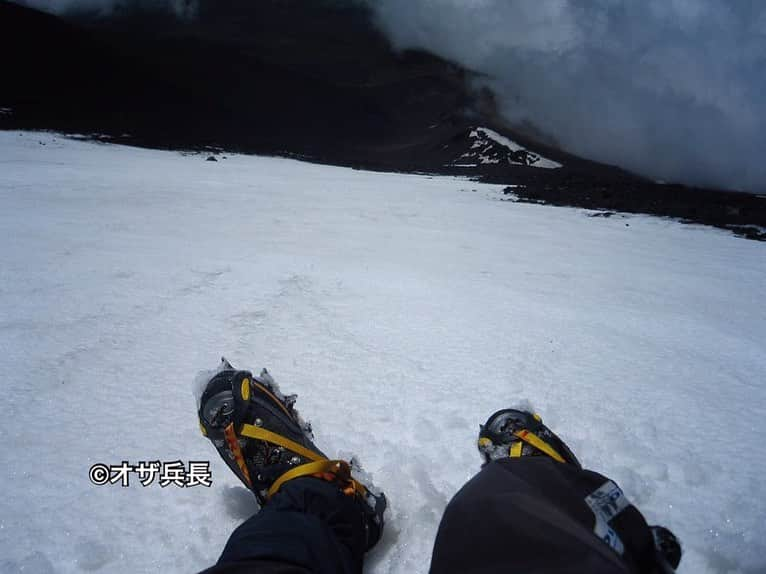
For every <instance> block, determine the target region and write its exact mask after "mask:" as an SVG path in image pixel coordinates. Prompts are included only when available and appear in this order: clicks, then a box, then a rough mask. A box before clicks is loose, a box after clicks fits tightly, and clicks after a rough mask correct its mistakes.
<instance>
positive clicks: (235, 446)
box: [223, 423, 253, 486]
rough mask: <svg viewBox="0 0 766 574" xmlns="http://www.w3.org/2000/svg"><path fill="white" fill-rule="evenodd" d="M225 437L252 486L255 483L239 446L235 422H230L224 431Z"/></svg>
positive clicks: (248, 483)
mask: <svg viewBox="0 0 766 574" xmlns="http://www.w3.org/2000/svg"><path fill="white" fill-rule="evenodd" d="M223 435H224V438H226V444H227V445H229V450H230V451H231V453H232V454H233V455H234V460H235V462H236V463H237V466H238V467H239V470H241V471H242V475H243V476H244V477H245V479H246V482H247V486H252V485H253V483H252V481H251V480H250V473H249V472H248V471H247V465H246V464H245V457H244V456H243V455H242V449H241V448H240V447H239V439H238V438H237V434H236V433H235V432H234V423H229V426H227V427H226V428H225V429H224V431H223Z"/></svg>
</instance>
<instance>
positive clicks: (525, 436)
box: [511, 430, 566, 463]
mask: <svg viewBox="0 0 766 574" xmlns="http://www.w3.org/2000/svg"><path fill="white" fill-rule="evenodd" d="M513 434H515V435H516V436H517V437H519V438H520V439H521V440H523V441H524V442H525V443H527V444H529V445H532V446H533V447H535V448H536V449H537V450H540V451H542V452H544V453H545V454H547V455H548V456H549V457H551V458H552V459H553V460H556V461H558V462H564V463H566V461H565V460H564V457H562V456H561V455H560V454H559V453H558V452H556V449H554V448H553V447H552V446H551V445H549V444H548V443H547V442H545V441H544V440H543V439H541V438H540V437H539V436H537V435H536V434H535V433H533V432H529V431H528V430H520V431H516V432H515V433H513ZM517 444H521V443H517ZM511 456H513V455H511Z"/></svg>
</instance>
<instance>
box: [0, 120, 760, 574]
mask: <svg viewBox="0 0 766 574" xmlns="http://www.w3.org/2000/svg"><path fill="white" fill-rule="evenodd" d="M43 144H44V145H43ZM204 158H205V156H199V155H191V156H184V155H181V154H179V153H172V152H160V151H151V150H142V149H133V148H127V147H120V146H109V145H101V144H95V143H87V142H80V141H72V140H65V139H62V138H61V137H58V136H55V135H50V134H33V133H15V132H0V237H2V245H1V246H0V381H2V383H0V384H2V395H3V416H2V417H0V436H1V437H2V443H1V445H0V455H1V460H2V470H1V471H0V492H2V496H0V572H2V573H3V574H6V573H18V572H24V573H28V572H33V573H36V574H50V573H71V572H118V573H121V572H125V573H127V572H131V573H134V572H179V573H181V572H194V571H197V570H199V569H201V568H202V567H205V566H207V565H210V564H212V563H213V562H214V561H215V559H216V558H217V556H218V554H219V553H220V551H221V549H222V548H223V545H224V542H225V541H226V539H227V537H228V535H229V533H230V532H231V530H232V529H233V528H234V527H235V526H236V525H237V524H238V523H239V522H241V521H242V520H243V519H244V518H246V517H247V516H248V515H249V514H250V513H251V512H252V511H253V509H254V505H253V503H252V502H251V499H250V497H249V495H248V493H247V492H246V491H245V490H244V489H243V488H242V487H240V486H239V484H238V483H237V482H236V479H235V478H234V477H233V475H231V473H230V472H229V471H228V469H226V468H225V466H224V464H223V463H222V462H219V460H218V457H217V454H216V453H215V452H214V450H213V448H212V446H211V445H210V444H208V442H207V441H206V440H205V439H204V438H203V437H202V436H201V435H200V433H199V430H198V426H197V420H196V415H195V412H194V399H193V396H192V392H191V386H192V383H191V382H192V380H193V378H194V376H195V374H196V373H197V371H198V370H200V369H205V368H212V367H213V366H214V365H215V364H216V363H217V362H218V360H219V356H220V355H222V354H225V355H226V356H227V357H228V358H229V359H230V360H231V361H232V362H233V363H234V364H235V366H239V367H243V368H244V367H249V368H251V369H257V368H260V367H261V366H267V367H268V368H269V369H270V370H271V372H272V373H273V375H274V376H275V378H276V379H277V380H278V381H279V382H280V384H281V386H282V388H283V390H286V391H288V392H296V393H298V394H299V399H298V405H297V406H298V408H299V409H300V411H301V413H302V414H303V415H304V417H306V418H307V419H310V420H311V421H312V422H313V424H314V429H315V433H316V436H317V439H318V443H319V444H320V445H321V447H322V448H323V449H325V450H326V451H327V452H328V453H330V454H339V453H340V454H343V453H349V452H354V453H357V454H358V455H359V457H360V459H361V460H362V462H363V464H364V466H365V467H366V469H367V471H369V472H370V473H371V474H372V475H373V476H374V477H375V480H376V482H377V484H378V485H379V486H380V487H381V488H382V489H384V490H385V491H386V493H387V494H388V496H389V500H390V513H389V517H388V518H389V523H388V528H387V531H386V534H385V537H384V540H383V541H382V542H381V544H380V545H379V547H378V548H377V549H376V550H375V551H374V552H373V553H372V555H371V556H370V557H369V560H368V565H367V571H368V572H374V573H380V574H382V573H402V574H404V573H413V572H421V573H424V572H426V571H427V569H428V563H429V557H430V551H431V545H432V541H433V538H434V534H435V531H436V527H437V524H438V521H439V517H440V515H441V512H442V510H443V508H444V506H445V505H446V503H447V501H448V500H449V498H450V497H451V496H452V494H453V493H454V492H455V491H456V490H457V489H458V488H459V487H460V486H461V485H462V484H463V482H464V481H465V480H466V479H468V478H469V477H470V476H471V475H472V474H473V473H475V472H476V470H477V469H478V467H479V457H478V453H477V452H476V448H475V439H476V432H477V429H478V424H479V423H480V422H483V420H484V419H485V418H486V417H487V416H488V415H489V414H490V413H492V412H493V411H494V410H495V409H497V408H500V407H504V406H508V405H510V404H513V403H515V402H518V401H520V400H525V399H526V400H529V401H531V402H532V404H534V405H535V406H536V407H537V409H538V411H539V412H540V413H542V415H543V418H544V420H545V421H546V422H547V423H549V424H550V425H551V426H552V427H553V428H554V429H555V430H557V432H559V434H560V435H562V437H563V438H564V439H565V440H566V441H567V442H568V443H569V444H570V446H571V447H572V448H573V450H574V451H575V452H576V453H577V455H578V457H579V458H580V459H581V461H583V463H584V464H585V465H586V466H587V467H590V468H593V469H595V470H599V471H601V472H603V473H605V474H608V475H610V476H611V477H613V478H614V479H615V480H616V481H617V482H619V483H620V484H621V485H622V487H623V488H624V490H625V491H626V493H627V494H628V495H629V497H631V498H632V500H633V501H634V502H636V503H637V504H638V505H639V507H640V509H641V510H642V511H643V512H644V513H645V515H646V516H647V518H648V519H649V521H650V522H652V523H663V524H666V525H668V526H669V527H671V528H672V529H673V530H674V531H675V532H676V533H677V534H678V535H679V536H680V538H681V539H682V541H683V543H684V547H685V551H686V554H685V556H684V561H683V564H682V567H681V570H680V571H681V572H684V573H700V574H705V573H712V572H715V573H756V572H764V571H766V558H765V557H766V519H765V517H766V512H765V510H766V508H765V505H766V482H765V481H764V480H763V476H764V473H765V472H766V448H765V447H764V445H765V444H766V422H764V421H766V380H764V379H765V377H764V375H766V305H765V304H764V285H766V245H764V244H763V243H758V242H754V241H745V240H743V239H738V238H736V237H734V236H732V235H730V234H728V233H725V232H722V231H717V230H712V229H708V228H703V227H697V226H686V225H681V224H679V223H675V222H672V221H668V220H662V219H655V218H648V217H630V218H622V217H612V218H609V219H607V218H590V217H587V213H586V212H584V211H582V210H576V209H564V208H553V207H547V206H537V205H525V204H518V203H513V202H501V201H499V200H500V199H501V198H503V197H504V196H503V195H502V193H501V186H489V185H479V184H476V183H473V182H470V181H466V180H460V179H451V178H431V177H426V176H410V175H391V174H376V173H365V172H359V171H353V170H349V169H341V168H333V167H326V166H319V165H310V164H304V163H298V162H295V161H290V160H285V159H275V158H259V157H245V156H230V157H228V158H227V159H222V158H221V160H220V161H219V162H217V163H214V162H206V161H204ZM123 460H126V461H129V462H131V463H134V464H135V463H137V462H138V461H151V460H159V461H167V462H169V461H174V460H181V461H184V462H187V461H189V460H198V461H199V460H201V461H205V460H210V461H212V463H211V464H212V477H213V486H212V487H211V488H205V487H194V488H186V489H184V488H178V487H175V486H168V487H166V488H160V487H159V486H158V485H157V484H156V483H155V484H153V485H151V486H149V487H145V488H144V487H141V486H140V485H138V484H136V483H135V481H134V482H133V484H131V486H130V487H128V488H122V487H120V486H117V485H109V486H101V487H97V486H94V485H93V484H91V482H90V481H89V478H88V470H89V468H90V466H91V465H92V464H94V463H97V462H101V463H106V464H119V463H120V462H121V461H123Z"/></svg>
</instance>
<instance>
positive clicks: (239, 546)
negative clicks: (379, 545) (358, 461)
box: [205, 478, 366, 574]
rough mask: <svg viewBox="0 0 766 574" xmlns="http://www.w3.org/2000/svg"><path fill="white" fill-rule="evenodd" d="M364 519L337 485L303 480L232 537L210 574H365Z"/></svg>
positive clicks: (207, 573) (283, 491) (292, 483)
mask: <svg viewBox="0 0 766 574" xmlns="http://www.w3.org/2000/svg"><path fill="white" fill-rule="evenodd" d="M364 519H365V518H364V513H363V511H362V509H361V508H360V507H359V504H358V502H357V501H355V500H354V499H353V498H352V497H349V496H346V495H345V494H343V492H342V491H341V490H340V489H338V488H337V487H336V486H335V485H333V484H332V483H329V482H327V481H324V480H320V479H316V478H298V479H296V480H293V481H290V482H289V483H287V484H285V486H284V487H282V489H280V491H279V493H278V494H276V495H275V496H274V498H273V499H272V500H271V501H270V502H269V504H267V505H266V506H264V507H263V509H262V510H261V511H260V512H258V513H257V514H255V515H254V516H252V517H250V518H249V519H248V520H246V521H245V522H244V523H243V524H242V525H240V526H239V527H238V528H237V529H236V530H235V531H234V532H233V533H232V535H231V537H230V538H229V541H228V543H227V544H226V548H225V549H224V551H223V554H222V555H221V558H220V559H219V560H218V563H217V564H216V566H214V567H213V568H211V569H209V570H206V571H205V574H237V573H240V572H242V573H245V572H248V573H253V574H255V573H257V574H261V573H269V574H272V573H273V574H303V573H304V572H312V573H317V574H325V573H326V574H361V572H362V561H363V557H364V551H365V542H366V541H365V538H364V532H365V528H364Z"/></svg>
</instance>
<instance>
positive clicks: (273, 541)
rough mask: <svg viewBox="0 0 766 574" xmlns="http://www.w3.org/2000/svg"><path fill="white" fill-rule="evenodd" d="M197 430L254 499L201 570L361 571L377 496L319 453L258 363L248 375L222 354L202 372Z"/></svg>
mask: <svg viewBox="0 0 766 574" xmlns="http://www.w3.org/2000/svg"><path fill="white" fill-rule="evenodd" d="M203 382H204V383H205V384H204V391H203V392H202V394H201V397H200V400H199V418H200V426H201V429H202V432H203V434H204V435H205V436H206V437H207V438H208V439H210V440H211V442H212V443H213V445H214V446H215V447H216V449H217V450H218V452H219V454H220V455H221V457H222V458H223V460H224V462H226V464H227V465H228V466H229V468H231V470H232V471H233V472H234V474H236V475H237V477H238V478H239V479H240V480H241V481H242V482H243V484H245V486H247V487H248V488H249V489H250V490H251V491H252V492H253V493H254V494H255V497H256V499H257V500H258V502H259V503H260V505H261V507H262V509H261V511H260V512H259V513H258V514H256V515H255V516H253V517H251V518H250V519H249V520H247V521H246V522H245V523H244V524H242V525H241V526H240V527H239V528H237V530H236V531H235V532H234V533H233V534H232V536H231V538H230V539H229V542H228V544H227V545H226V548H225V550H224V552H223V554H222V556H221V558H220V560H219V561H218V563H217V564H216V566H214V567H213V568H212V569H210V570H209V571H206V572H207V574H213V573H215V574H224V573H226V574H240V573H241V574H244V573H246V572H247V573H250V574H253V573H274V574H276V573H279V574H292V573H302V572H309V571H310V572H315V573H320V574H322V573H325V572H327V573H328V574H330V573H339V574H361V571H362V562H363V557H364V553H365V552H366V551H367V550H369V549H370V548H372V547H373V546H374V545H375V544H376V543H377V541H378V539H379V538H380V535H381V533H382V529H383V514H384V511H385V508H386V499H385V496H384V495H383V494H382V493H380V494H378V493H376V492H375V491H374V489H373V488H371V487H370V485H364V484H362V482H361V481H359V480H358V479H356V478H355V477H354V475H353V473H355V472H356V471H355V470H354V469H352V468H351V465H350V464H349V463H347V462H345V461H341V460H328V459H327V457H326V456H325V455H324V454H323V453H322V451H320V450H319V449H318V448H317V447H316V446H315V445H314V443H313V434H312V433H311V428H310V426H309V425H307V424H306V423H305V422H304V421H303V420H302V419H301V418H300V416H299V415H298V412H297V411H296V410H295V409H294V406H293V405H294V403H295V397H294V396H292V397H291V396H285V395H283V394H282V393H281V392H280V390H279V388H278V386H277V385H276V383H275V382H274V379H272V378H271V375H269V374H268V372H267V371H265V370H264V371H263V372H262V373H261V375H260V376H258V377H255V376H253V374H252V373H250V372H248V371H237V370H235V369H234V368H233V367H232V366H231V365H230V364H229V363H228V362H227V361H226V360H225V359H224V360H222V364H221V366H220V367H219V369H218V370H217V371H215V372H213V373H210V374H209V375H208V376H207V377H206V380H205V381H203Z"/></svg>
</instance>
